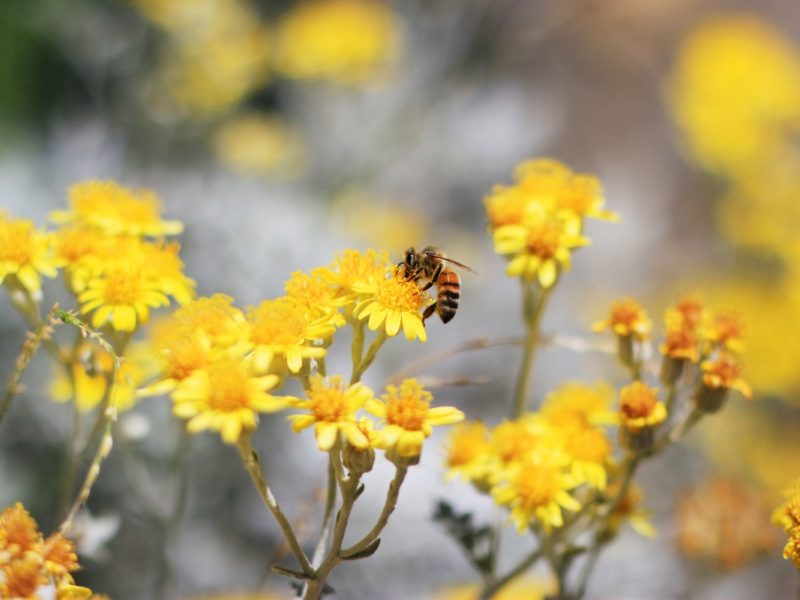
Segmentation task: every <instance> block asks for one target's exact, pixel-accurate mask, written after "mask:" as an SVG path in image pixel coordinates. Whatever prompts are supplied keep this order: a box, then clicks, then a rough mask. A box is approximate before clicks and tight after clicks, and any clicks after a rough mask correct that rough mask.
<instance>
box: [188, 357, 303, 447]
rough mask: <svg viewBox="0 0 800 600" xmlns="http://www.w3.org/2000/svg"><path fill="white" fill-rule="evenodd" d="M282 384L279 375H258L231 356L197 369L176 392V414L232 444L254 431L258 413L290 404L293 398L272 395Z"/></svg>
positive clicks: (193, 428)
mask: <svg viewBox="0 0 800 600" xmlns="http://www.w3.org/2000/svg"><path fill="white" fill-rule="evenodd" d="M279 383H280V379H279V378H278V376H276V375H264V376H260V377H259V376H256V375H254V374H253V373H251V372H250V371H249V369H248V367H247V365H246V364H245V363H244V362H243V361H241V360H234V359H230V358H225V359H222V360H220V361H218V362H214V363H212V364H210V365H208V366H207V367H205V368H204V369H198V370H196V371H194V372H193V373H192V374H191V375H190V376H189V377H187V378H186V379H184V380H183V381H182V382H181V384H180V385H179V386H178V387H177V389H175V391H174V392H172V400H173V413H174V414H175V415H176V416H178V417H180V418H182V419H188V420H189V421H188V423H187V426H186V427H187V429H188V431H189V432H190V433H198V432H200V431H204V430H213V431H218V432H219V433H220V435H221V436H222V439H223V440H224V441H225V442H226V443H228V444H235V443H237V442H238V441H239V438H240V437H241V435H242V431H244V430H247V431H252V430H254V429H255V428H256V425H257V424H258V413H260V412H263V413H271V412H277V411H279V410H283V409H284V408H286V407H288V406H289V404H290V402H291V401H292V400H293V398H290V397H288V396H287V397H279V396H272V395H270V394H268V392H269V391H271V390H273V389H275V388H276V387H277V386H278V384H279Z"/></svg>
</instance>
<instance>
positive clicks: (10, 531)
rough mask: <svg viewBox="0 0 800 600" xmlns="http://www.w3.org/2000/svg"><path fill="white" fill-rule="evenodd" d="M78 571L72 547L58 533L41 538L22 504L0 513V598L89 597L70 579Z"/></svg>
mask: <svg viewBox="0 0 800 600" xmlns="http://www.w3.org/2000/svg"><path fill="white" fill-rule="evenodd" d="M79 568H80V566H79V565H78V556H77V555H76V554H75V545H74V544H73V543H72V542H71V541H70V540H68V539H67V538H65V537H64V536H63V535H61V534H60V533H54V534H52V535H51V536H50V537H48V538H47V539H45V538H44V536H42V534H41V533H40V532H39V528H38V526H37V525H36V521H34V519H33V517H31V516H30V514H28V511H26V510H25V508H24V507H23V506H22V504H20V503H17V504H15V505H14V506H11V507H9V508H6V509H5V510H4V511H3V512H2V513H0V597H2V598H20V599H26V600H27V599H31V600H33V599H35V598H56V599H57V600H80V599H84V598H89V597H91V596H92V591H91V590H90V589H88V588H85V587H80V586H77V585H75V580H74V579H73V578H72V573H74V572H75V571H77V570H78V569H79Z"/></svg>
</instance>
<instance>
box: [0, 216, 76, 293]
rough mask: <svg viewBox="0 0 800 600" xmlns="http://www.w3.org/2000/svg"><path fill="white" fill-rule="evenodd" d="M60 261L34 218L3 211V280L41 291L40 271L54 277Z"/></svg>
mask: <svg viewBox="0 0 800 600" xmlns="http://www.w3.org/2000/svg"><path fill="white" fill-rule="evenodd" d="M61 264H62V261H61V260H60V259H59V257H58V256H57V255H56V253H55V252H54V249H53V245H52V238H51V236H50V235H49V234H47V233H44V232H42V231H38V230H37V229H36V227H35V226H34V224H33V222H32V221H28V220H27V219H11V218H9V217H8V215H6V213H5V212H3V211H0V283H5V284H6V285H9V284H12V285H19V286H21V287H23V288H24V289H25V290H27V291H28V293H30V294H38V293H39V292H40V290H41V287H42V284H41V277H40V275H44V276H45V277H55V276H56V275H57V274H58V271H57V269H58V267H60V266H61Z"/></svg>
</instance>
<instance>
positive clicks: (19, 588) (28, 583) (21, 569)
mask: <svg viewBox="0 0 800 600" xmlns="http://www.w3.org/2000/svg"><path fill="white" fill-rule="evenodd" d="M40 560H41V559H40V557H39V556H37V555H36V554H30V555H27V556H25V557H23V558H20V559H17V560H12V561H11V562H9V564H8V565H7V566H6V567H5V568H4V569H3V571H2V574H3V580H0V596H2V597H3V598H33V597H38V596H34V594H35V593H36V590H37V588H39V586H40V585H42V584H44V583H45V582H46V579H45V577H44V575H43V574H42V572H41V563H40Z"/></svg>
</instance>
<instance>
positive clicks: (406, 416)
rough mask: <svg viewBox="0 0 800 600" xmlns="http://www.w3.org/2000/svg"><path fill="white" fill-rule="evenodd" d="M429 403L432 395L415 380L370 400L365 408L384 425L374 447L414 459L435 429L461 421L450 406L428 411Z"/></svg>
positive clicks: (459, 412)
mask: <svg viewBox="0 0 800 600" xmlns="http://www.w3.org/2000/svg"><path fill="white" fill-rule="evenodd" d="M432 400H433V396H432V395H431V393H430V392H429V391H427V390H425V389H423V387H422V385H421V384H420V383H419V382H418V381H417V380H416V379H406V380H404V381H403V382H402V383H401V384H400V386H399V387H398V386H394V385H388V386H386V394H384V395H383V396H382V397H381V399H380V400H377V399H375V398H372V399H370V400H369V401H368V402H367V403H366V406H365V408H366V410H367V411H368V412H370V413H372V414H373V415H375V416H376V417H379V418H381V419H383V420H384V421H385V422H386V426H385V427H384V428H383V429H381V430H380V431H379V432H378V433H377V435H376V441H375V446H376V447H377V448H381V449H382V450H387V451H388V453H390V454H391V453H396V454H397V455H398V456H399V457H400V458H405V459H407V458H414V457H417V456H419V455H420V453H421V452H422V443H423V441H425V438H427V437H428V436H430V434H431V431H432V429H433V427H434V426H437V425H452V424H453V423H458V422H459V421H463V420H464V413H462V412H461V411H460V410H458V409H457V408H453V407H452V406H438V407H436V408H431V407H430V404H431V401H432Z"/></svg>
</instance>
